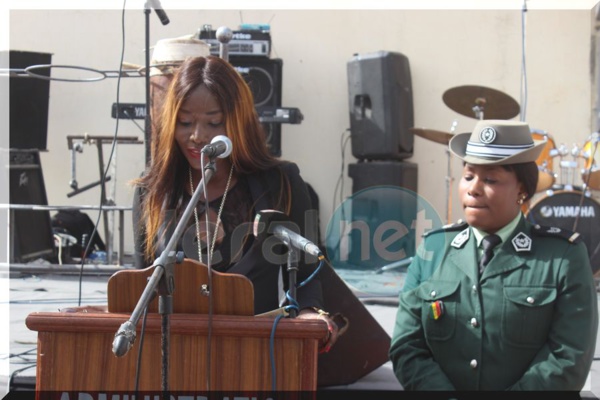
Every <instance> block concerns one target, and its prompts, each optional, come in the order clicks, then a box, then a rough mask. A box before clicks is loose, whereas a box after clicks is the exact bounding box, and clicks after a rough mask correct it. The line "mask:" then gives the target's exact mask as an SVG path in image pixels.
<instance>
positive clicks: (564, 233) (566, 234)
mask: <svg viewBox="0 0 600 400" xmlns="http://www.w3.org/2000/svg"><path fill="white" fill-rule="evenodd" d="M531 232H532V233H533V234H535V235H537V236H550V237H556V238H561V239H564V240H567V241H568V242H569V243H579V242H580V241H581V240H582V238H581V235H580V234H579V233H578V232H573V231H570V230H568V229H563V228H558V227H556V226H541V225H537V224H536V225H534V226H533V227H532V228H531Z"/></svg>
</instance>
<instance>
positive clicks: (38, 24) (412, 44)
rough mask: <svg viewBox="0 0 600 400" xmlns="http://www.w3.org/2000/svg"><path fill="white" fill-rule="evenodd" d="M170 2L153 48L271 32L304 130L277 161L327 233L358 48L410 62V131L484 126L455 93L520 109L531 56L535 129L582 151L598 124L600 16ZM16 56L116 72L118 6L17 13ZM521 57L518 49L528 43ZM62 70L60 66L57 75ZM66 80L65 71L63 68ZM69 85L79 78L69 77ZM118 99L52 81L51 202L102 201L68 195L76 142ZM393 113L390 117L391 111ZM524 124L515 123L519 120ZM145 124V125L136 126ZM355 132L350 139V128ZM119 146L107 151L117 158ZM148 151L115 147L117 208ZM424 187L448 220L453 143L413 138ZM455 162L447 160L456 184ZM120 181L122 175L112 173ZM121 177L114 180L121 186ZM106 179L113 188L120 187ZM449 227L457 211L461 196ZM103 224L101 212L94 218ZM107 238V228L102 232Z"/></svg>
mask: <svg viewBox="0 0 600 400" xmlns="http://www.w3.org/2000/svg"><path fill="white" fill-rule="evenodd" d="M162 3H163V7H164V8H165V10H166V11H167V14H168V16H169V18H170V21H171V22H170V24H169V25H166V26H163V25H161V24H160V22H159V21H158V19H157V18H156V16H155V15H150V17H151V18H150V28H151V39H150V42H151V43H152V44H153V43H155V42H156V41H157V40H158V39H162V38H169V37H176V36H182V35H186V34H190V33H194V32H196V30H197V29H198V28H200V27H201V26H202V25H203V24H211V25H212V26H213V27H214V28H217V27H220V26H228V27H230V28H232V29H236V28H237V27H238V25H239V24H240V23H242V22H244V23H269V24H270V25H271V34H272V39H273V51H272V54H271V56H272V57H274V58H281V59H282V60H283V102H282V103H283V106H284V107H297V108H299V109H300V110H301V112H302V113H303V115H304V121H303V122H302V123H301V124H299V125H290V124H284V125H283V126H282V153H283V154H282V158H285V159H289V160H292V161H295V162H296V163H298V164H299V166H300V168H301V171H302V174H303V177H304V178H305V179H306V181H308V182H310V183H311V184H312V185H313V187H314V188H315V190H316V192H317V194H318V195H319V197H320V204H321V221H322V226H321V230H322V232H325V231H326V225H327V222H328V221H329V219H330V217H331V215H332V212H333V211H334V209H335V208H336V207H337V206H338V205H339V194H338V196H337V197H336V199H334V189H335V187H336V182H337V180H338V178H339V175H340V172H341V164H342V159H344V163H345V169H344V171H345V172H344V177H343V179H344V193H343V196H344V197H346V196H349V195H351V194H352V180H351V179H350V178H349V177H348V175H347V164H348V163H354V162H356V159H354V157H353V156H352V154H351V150H350V149H351V147H350V143H349V142H348V145H347V147H346V148H345V149H343V150H344V151H345V156H344V157H342V149H341V145H340V143H341V139H342V135H347V134H348V132H346V131H347V130H348V129H349V125H350V121H349V110H348V84H347V75H346V64H347V62H348V61H349V60H350V59H351V57H352V55H353V54H355V53H359V54H363V53H370V52H375V51H379V50H387V51H396V52H400V53H402V54H404V55H406V56H407V57H408V59H409V62H410V68H411V74H412V87H413V102H414V110H415V114H414V117H415V119H414V120H415V126H417V127H423V128H429V129H436V130H441V131H447V132H449V131H450V127H451V125H452V123H453V121H455V120H456V122H457V129H456V132H467V131H470V130H471V128H472V127H473V126H474V124H475V122H476V120H475V119H474V118H470V117H466V116H462V115H460V114H458V113H457V112H455V111H453V110H451V109H450V108H449V107H447V106H446V105H445V104H444V102H443V101H442V95H443V94H444V92H445V91H446V90H448V89H450V88H453V87H456V86H462V85H481V86H486V87H491V88H494V89H497V90H500V91H503V92H504V93H506V94H508V95H510V96H511V97H513V98H514V99H515V100H516V101H517V102H519V103H521V104H522V105H523V104H524V99H522V98H521V95H520V91H521V78H522V68H521V63H522V57H523V56H524V55H525V56H526V67H527V68H526V72H527V95H528V96H527V104H526V106H527V108H526V110H527V114H526V120H527V121H528V122H529V123H530V125H531V127H532V128H536V129H542V130H546V131H548V132H549V133H550V134H551V135H552V136H553V138H554V140H555V142H556V143H557V144H560V143H566V144H567V145H569V146H571V145H572V144H573V143H576V144H578V145H580V146H583V144H584V143H585V141H586V140H587V139H588V137H589V135H590V133H591V132H592V130H593V129H594V127H595V124H596V121H595V120H594V112H593V109H594V98H595V91H596V88H595V83H594V80H593V78H594V66H593V65H592V64H591V61H592V60H593V59H594V55H593V54H592V52H591V51H592V50H593V48H594V46H593V43H592V40H591V39H592V36H593V35H594V33H595V32H594V25H593V23H594V21H595V12H594V11H593V10H592V9H591V8H583V9H579V10H564V9H563V10H551V9H549V10H542V9H539V8H538V9H529V11H528V12H527V13H526V24H525V25H526V28H525V29H526V30H525V32H523V31H522V12H521V10H520V8H519V7H515V8H514V9H504V10H473V9H463V10H441V9H427V10H415V9H406V10H402V9H394V10H339V9H330V10H327V9H319V10H316V9H315V10H306V9H304V10H278V9H265V10H259V9H254V10H238V9H228V10H211V9H208V10H199V9H198V10H177V9H169V2H168V1H167V0H165V1H163V2H162ZM9 18H10V19H9V20H10V26H9V34H10V37H9V43H10V49H11V50H27V51H39V52H49V53H52V54H53V58H52V63H53V64H54V65H75V66H84V67H89V68H94V69H98V70H102V71H114V70H117V69H118V68H119V65H120V54H121V48H122V46H123V43H122V38H121V11H120V10H94V11H92V10H34V9H29V10H14V9H13V10H10V14H9ZM144 27H145V16H144V12H143V10H142V9H128V10H127V11H126V13H125V50H124V51H125V53H124V60H125V61H127V62H132V63H137V64H144V55H143V49H144V43H145V42H144V40H145V37H144V29H145V28H144ZM523 34H525V39H526V51H525V54H523V49H522V35H523ZM58 72H59V71H56V72H55V71H53V72H52V73H53V76H54V75H55V74H58ZM61 74H62V72H61ZM69 76H70V75H69ZM116 96H117V79H115V78H109V79H104V80H102V81H99V82H91V83H72V82H59V81H52V82H51V84H50V107H49V121H48V151H47V152H45V153H43V156H42V166H43V171H44V179H45V184H46V191H47V194H48V202H49V204H51V205H73V204H75V205H92V204H98V202H99V196H100V191H99V189H98V188H95V189H91V190H88V191H87V192H84V193H82V194H79V195H77V196H74V197H72V198H67V196H66V194H67V193H68V192H70V191H71V188H70V187H69V180H70V174H71V173H70V153H69V151H68V148H67V140H66V137H67V135H82V134H85V133H88V134H90V135H113V134H114V131H115V127H116V122H117V121H116V120H115V119H113V118H111V115H110V110H111V106H112V104H113V103H114V102H116ZM120 101H121V102H132V103H143V102H144V101H145V94H144V79H142V78H125V79H122V80H121V87H120ZM391 112H393V110H391ZM519 118H520V117H519V116H517V117H515V119H519ZM138 123H140V125H141V126H142V127H143V120H138ZM344 132H346V133H344ZM132 135H133V136H137V137H139V138H140V139H143V138H144V135H143V132H142V131H141V130H140V129H139V128H138V127H136V126H135V125H134V124H133V123H131V122H130V121H125V120H121V121H120V123H119V136H132ZM109 150H110V147H109V146H105V157H106V158H108V154H109ZM144 157H145V148H144V145H120V146H118V148H117V153H116V163H117V171H118V175H117V178H116V193H115V194H114V200H115V202H116V204H117V205H130V204H131V199H132V190H131V188H130V187H129V186H128V185H127V182H128V181H129V180H130V179H132V178H134V177H136V176H138V174H139V173H140V172H141V171H142V169H143V166H144ZM407 161H409V162H412V163H416V164H417V165H418V192H419V194H420V195H421V196H422V197H424V198H425V199H426V200H427V201H429V202H430V203H431V204H432V205H433V206H434V207H435V208H436V209H437V210H438V213H439V214H440V217H441V218H442V219H445V218H446V205H447V201H448V199H447V197H446V196H445V185H446V174H447V168H446V166H447V153H446V149H445V146H443V145H441V144H438V143H434V142H432V141H428V140H425V139H422V138H420V137H415V140H414V155H413V157H411V158H410V159H408V160H407ZM77 163H78V164H77V180H78V182H79V184H80V186H83V185H85V184H86V183H89V182H93V181H96V180H98V179H99V171H98V163H97V157H96V150H95V147H92V146H86V147H85V149H84V152H83V154H80V155H78V160H77ZM460 169H461V167H460V163H459V162H458V160H452V178H453V179H454V182H453V186H456V180H457V179H458V177H459V176H460V175H459V174H460ZM111 175H113V174H112V173H111ZM113 182H114V177H113ZM112 187H113V186H112V184H111V183H110V182H109V184H108V186H107V189H108V190H109V195H110V194H111V192H112V190H113V189H112ZM451 199H452V213H451V214H452V215H451V218H450V219H452V220H456V219H458V218H460V217H461V216H462V214H461V209H460V206H459V204H458V200H457V194H456V191H455V190H453V191H452V195H451ZM91 216H92V218H93V219H95V217H96V214H91ZM126 222H127V223H128V224H127V227H126V251H128V252H130V251H131V250H132V237H131V236H132V234H131V224H130V215H129V214H128V215H127V216H126ZM101 232H103V231H101Z"/></svg>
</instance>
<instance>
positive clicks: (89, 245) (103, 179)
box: [78, 0, 127, 306]
mask: <svg viewBox="0 0 600 400" xmlns="http://www.w3.org/2000/svg"><path fill="white" fill-rule="evenodd" d="M126 5H127V0H123V8H122V11H121V59H120V62H119V76H118V78H117V97H116V100H117V101H116V103H117V109H118V108H119V98H120V91H121V75H122V71H123V62H124V59H125V9H126ZM118 133H119V118H116V119H115V133H114V135H113V142H112V146H111V150H110V155H109V156H108V162H107V163H106V168H105V170H104V173H103V174H102V177H101V179H100V207H99V209H98V217H97V218H96V223H95V224H94V229H93V231H92V233H91V234H90V239H89V240H88V243H87V245H86V247H85V250H84V251H83V254H82V256H81V268H80V270H79V298H80V300H79V302H78V305H79V306H81V290H82V285H83V267H84V266H85V259H86V256H87V254H88V251H90V249H91V248H92V243H93V242H94V238H95V235H96V234H97V232H98V224H99V223H100V217H101V216H102V212H103V209H102V207H103V206H104V204H103V199H104V197H105V193H106V188H105V182H106V180H107V179H106V177H107V175H108V171H109V169H110V164H111V162H112V159H113V155H114V152H115V147H116V143H117V137H118ZM110 250H111V251H112V249H110Z"/></svg>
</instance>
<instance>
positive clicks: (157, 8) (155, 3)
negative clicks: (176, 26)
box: [148, 0, 171, 25]
mask: <svg viewBox="0 0 600 400" xmlns="http://www.w3.org/2000/svg"><path fill="white" fill-rule="evenodd" d="M148 3H149V4H150V7H151V8H153V9H154V12H156V15H158V18H159V19H160V22H161V23H162V24H163V25H167V24H168V23H169V22H171V21H169V17H167V13H165V10H163V8H162V6H161V5H160V1H159V0H148Z"/></svg>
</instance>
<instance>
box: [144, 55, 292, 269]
mask: <svg viewBox="0 0 600 400" xmlns="http://www.w3.org/2000/svg"><path fill="white" fill-rule="evenodd" d="M200 85H204V86H206V88H207V89H208V90H209V91H210V92H211V94H212V95H213V96H215V98H216V99H217V101H218V103H219V105H220V107H221V110H222V111H223V115H224V118H225V130H226V132H225V134H226V135H227V136H228V137H229V138H230V139H231V142H232V147H233V150H232V153H231V155H230V160H231V163H232V164H233V167H234V168H235V172H236V173H237V174H238V175H244V174H251V173H256V172H258V171H263V170H267V169H269V168H272V167H274V166H276V165H279V164H280V163H281V161H280V160H279V159H277V158H275V157H274V156H272V155H271V153H270V152H269V149H268V147H267V144H266V139H265V134H264V131H263V128H262V125H261V123H260V121H259V119H258V115H257V112H256V109H255V107H254V99H253V96H252V92H251V91H250V88H249V86H248V84H247V83H246V82H245V81H244V79H243V78H242V76H241V75H240V74H239V73H238V71H237V70H236V69H235V68H234V67H233V66H232V65H231V64H230V63H229V62H227V61H225V60H223V59H221V58H219V57H216V56H208V57H195V58H189V59H187V60H186V61H184V62H183V63H182V64H181V66H180V67H179V68H178V69H177V71H176V73H175V75H174V77H173V80H172V82H171V84H170V86H169V89H168V91H167V94H166V97H165V100H164V104H163V109H162V112H161V114H160V118H159V121H158V132H157V135H154V143H152V147H151V161H150V165H149V166H148V168H147V170H146V173H145V174H144V175H143V176H142V177H141V178H139V179H137V180H134V181H133V183H134V184H135V185H138V186H140V187H142V188H143V189H145V194H144V199H143V203H142V218H141V219H140V224H141V226H140V228H142V229H143V230H145V232H146V243H145V251H144V252H145V255H146V257H147V258H148V259H152V258H153V256H154V252H155V246H156V245H155V243H156V236H157V234H158V232H159V228H160V226H161V225H162V223H163V220H164V214H165V213H164V209H165V207H169V208H170V207H174V206H177V204H176V202H177V199H178V198H180V197H181V195H182V194H183V193H184V185H185V184H186V182H187V181H186V179H178V177H179V178H181V177H186V176H187V173H188V172H187V171H188V168H189V165H188V162H187V160H186V158H185V156H184V154H183V153H182V152H181V150H180V149H179V146H178V145H177V142H176V140H175V128H176V123H177V114H178V112H179V109H180V108H181V106H182V104H183V103H184V102H185V101H186V99H187V98H188V97H189V96H190V94H191V92H192V91H193V90H194V89H195V88H197V87H198V86H200ZM285 183H286V184H283V185H282V193H281V194H280V201H283V202H286V203H287V206H288V207H289V201H290V199H289V196H288V197H287V198H286V197H285V193H289V192H290V188H289V183H288V182H285ZM282 199H285V200H282ZM285 208H286V207H284V209H285Z"/></svg>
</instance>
